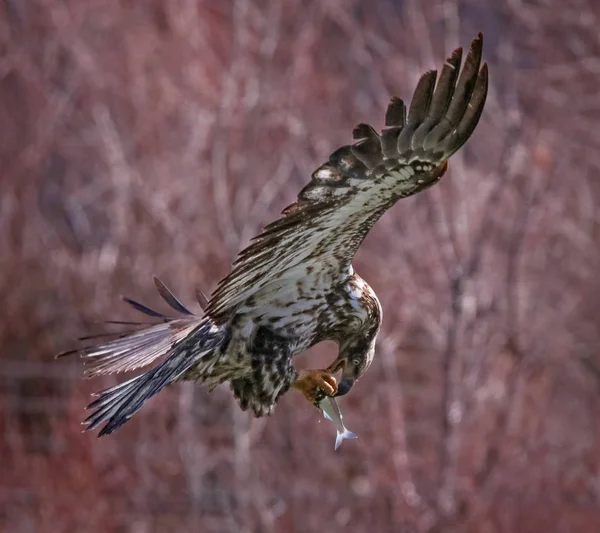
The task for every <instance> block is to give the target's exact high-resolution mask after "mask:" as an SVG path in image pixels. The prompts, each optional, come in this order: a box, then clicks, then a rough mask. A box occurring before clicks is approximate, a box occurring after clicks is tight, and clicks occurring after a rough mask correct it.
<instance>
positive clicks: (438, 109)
mask: <svg viewBox="0 0 600 533" xmlns="http://www.w3.org/2000/svg"><path fill="white" fill-rule="evenodd" d="M461 58H462V48H457V49H456V50H454V52H452V55H451V56H450V57H449V58H448V59H446V63H445V64H444V67H443V68H442V73H441V74H440V77H439V79H438V83H437V86H436V88H435V91H434V93H433V97H432V99H431V104H430V106H429V112H428V113H427V117H426V118H425V120H423V122H422V123H421V125H420V126H419V127H418V128H417V129H416V130H415V132H414V135H413V138H412V148H413V150H416V149H417V148H419V147H422V146H423V141H424V140H425V137H426V136H427V134H428V133H429V132H430V131H431V130H432V129H433V128H434V127H435V126H436V125H437V124H438V123H439V121H440V120H441V119H442V117H443V116H444V113H445V112H446V111H447V110H448V106H449V105H450V101H451V100H452V94H453V93H454V87H455V85H456V80H457V79H458V74H459V72H460V62H461Z"/></svg>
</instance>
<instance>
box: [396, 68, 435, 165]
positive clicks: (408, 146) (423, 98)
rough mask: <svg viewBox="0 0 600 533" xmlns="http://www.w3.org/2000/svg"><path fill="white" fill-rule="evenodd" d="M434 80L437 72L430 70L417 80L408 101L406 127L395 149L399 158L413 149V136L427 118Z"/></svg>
mask: <svg viewBox="0 0 600 533" xmlns="http://www.w3.org/2000/svg"><path fill="white" fill-rule="evenodd" d="M436 78H437V72H436V71H435V70H430V71H429V72H426V73H425V74H423V75H422V76H421V77H420V78H419V82H418V83H417V87H416V88H415V92H414V93H413V97H412V100H411V101H410V108H409V111H408V118H407V120H406V126H404V128H403V129H402V131H401V132H400V135H399V136H398V141H397V143H398V146H397V149H398V153H399V154H400V156H406V155H407V154H409V153H410V152H411V151H412V150H413V149H414V147H413V134H414V133H415V131H416V129H417V128H418V127H419V126H420V125H421V123H422V122H423V121H424V120H425V118H426V117H427V113H428V111H429V105H430V104H431V99H432V97H433V90H434V88H435V80H436Z"/></svg>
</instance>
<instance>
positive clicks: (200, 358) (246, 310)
mask: <svg viewBox="0 0 600 533" xmlns="http://www.w3.org/2000/svg"><path fill="white" fill-rule="evenodd" d="M481 53H482V36H481V34H479V35H478V36H477V37H476V38H475V39H474V40H473V42H472V44H471V47H470V50H469V52H468V54H467V57H466V59H465V62H464V65H463V67H462V70H461V60H462V50H461V49H460V48H459V49H457V50H455V51H454V52H453V53H452V55H451V56H450V57H449V58H448V59H447V60H446V62H445V63H444V66H443V68H442V71H441V74H440V75H439V77H438V76H437V72H436V71H430V72H426V73H425V74H423V75H422V76H421V78H420V79H419V81H418V83H417V87H416V89H415V92H414V95H413V98H412V100H411V102H410V105H409V108H408V112H407V109H406V106H405V104H404V102H403V101H402V100H400V99H399V98H392V100H391V103H390V105H389V107H388V110H387V113H386V116H385V128H384V129H383V131H382V132H381V134H379V133H377V132H376V131H375V130H374V129H373V128H372V127H371V126H369V125H367V124H359V125H358V126H356V128H355V129H354V132H353V134H354V139H355V141H356V142H355V143H354V144H352V145H349V146H343V147H342V148H340V149H338V150H336V151H335V152H334V153H333V154H332V155H331V156H330V157H329V160H328V161H327V162H326V163H325V164H324V165H322V166H320V167H319V168H318V169H317V170H316V171H315V172H314V173H313V175H312V177H311V180H310V182H309V183H308V184H307V185H306V186H305V187H304V188H303V189H302V190H301V191H300V194H299V195H298V199H297V200H296V202H294V203H293V204H291V205H290V206H288V207H287V208H285V209H284V210H283V212H282V215H281V216H280V217H279V218H278V219H277V220H276V221H275V222H273V223H271V224H269V225H268V226H266V227H265V228H264V230H263V231H262V232H261V233H260V234H259V235H258V236H256V237H255V238H254V239H253V240H252V242H251V244H250V245H249V246H248V247H247V248H246V249H244V250H242V251H241V252H240V254H239V255H238V257H237V259H236V261H235V262H234V263H233V267H232V270H231V272H230V273H229V275H228V276H227V277H225V278H224V279H223V280H222V281H221V282H220V283H219V284H218V286H217V288H216V290H215V291H214V293H213V294H212V296H211V297H210V299H203V298H199V300H201V301H200V303H201V305H202V307H203V314H202V315H195V314H193V313H191V312H190V311H189V310H188V309H186V307H184V306H183V305H182V304H181V302H179V300H177V298H175V296H173V294H172V293H171V292H170V291H169V290H168V289H167V288H166V287H165V285H163V284H162V283H161V282H160V281H159V280H158V279H157V278H155V279H154V282H155V284H156V286H157V289H158V291H159V293H160V294H161V296H162V297H163V298H164V300H165V301H166V302H167V303H168V304H169V305H170V307H172V308H173V309H174V310H175V311H177V312H178V313H179V314H180V316H177V317H168V316H166V315H163V314H161V313H158V312H156V311H153V310H152V309H150V308H148V307H146V306H143V305H141V304H139V303H137V302H134V301H133V300H129V299H126V301H127V302H128V303H129V304H131V305H132V306H133V307H134V308H136V309H137V310H139V311H141V312H143V313H145V314H147V315H150V316H152V317H154V318H156V319H158V321H157V322H156V323H154V324H150V325H148V324H147V323H146V324H142V323H140V324H137V325H136V326H137V327H138V328H139V327H141V329H134V330H133V331H127V332H124V333H119V334H115V335H114V336H113V337H108V338H104V339H103V340H101V341H100V340H98V339H97V338H95V337H88V339H90V338H93V339H94V341H93V344H92V345H89V346H86V347H84V348H80V349H78V350H71V351H70V352H65V354H66V353H79V354H80V355H81V357H82V358H83V359H84V361H85V363H87V365H88V367H87V369H86V376H87V377H92V376H97V375H102V374H111V373H115V372H125V371H130V370H134V369H137V368H140V367H145V366H147V365H150V364H151V363H153V362H155V361H156V360H157V359H159V358H162V362H160V364H158V365H156V366H154V367H153V368H151V369H150V370H148V371H146V372H144V373H142V374H140V375H138V376H137V377H134V378H133V379H130V380H129V381H125V382H124V383H121V384H119V385H117V386H115V387H112V388H110V389H107V390H105V391H103V392H101V393H100V394H99V395H98V397H97V398H96V399H95V400H94V401H93V402H92V403H91V404H90V405H89V406H88V409H90V410H91V411H92V413H91V415H90V416H89V417H88V418H87V419H86V421H85V423H86V424H87V427H88V429H94V428H96V427H98V426H99V425H101V424H102V423H105V425H104V427H103V428H102V429H101V431H100V433H99V434H100V435H105V434H108V433H111V432H112V431H114V430H115V429H117V428H118V427H119V426H121V425H122V424H124V423H125V422H126V421H127V420H128V419H129V418H130V417H131V416H132V415H133V414H134V413H136V412H137V411H138V409H140V407H142V404H143V403H144V402H145V401H146V400H147V399H148V398H150V397H151V396H154V395H155V394H156V393H158V392H160V391H161V390H162V389H163V388H164V387H166V386H167V385H170V384H171V383H175V382H177V381H182V380H192V381H200V382H204V383H206V384H207V385H208V386H209V387H215V386H217V385H219V384H221V383H225V382H227V381H228V382H229V383H230V385H231V389H232V390H233V394H234V396H235V398H236V399H237V401H238V402H239V405H240V407H241V408H242V409H244V410H246V409H251V410H252V412H253V413H254V414H255V415H256V416H263V415H266V414H269V413H271V412H272V411H273V408H274V407H275V404H276V403H277V401H278V399H279V398H280V397H281V396H282V395H283V394H284V393H285V392H286V391H288V389H290V388H295V389H297V390H299V391H301V392H302V393H303V394H304V395H305V396H306V398H307V399H308V400H309V401H310V402H311V403H313V404H315V405H318V403H319V402H320V401H321V400H323V398H325V396H335V395H343V394H346V393H347V392H348V391H349V390H350V389H351V388H352V385H353V384H354V382H355V381H356V380H357V379H358V378H360V376H361V375H362V374H363V373H364V372H365V371H366V370H367V369H368V368H369V365H370V364H371V361H372V360H373V354H374V352H375V339H376V338H377V333H378V332H379V327H380V324H381V306H380V304H379V300H378V299H377V296H376V295H375V293H374V292H373V290H372V289H371V287H369V285H368V284H367V283H366V282H365V281H364V280H363V279H362V278H360V276H359V275H358V274H356V273H355V271H354V269H353V268H352V259H353V257H354V254H355V253H356V251H357V249H358V247H359V246H360V244H361V242H362V241H363V239H364V238H365V236H366V235H367V233H368V232H369V230H370V229H371V228H372V227H373V225H374V224H375V222H377V220H378V219H379V217H381V215H382V214H383V213H384V212H385V211H387V210H388V209H389V208H390V207H392V206H393V205H394V204H395V203H396V202H397V201H398V200H400V199H401V198H405V197H407V196H410V195H413V194H415V193H418V192H419V191H422V190H423V189H426V188H427V187H430V186H431V185H433V184H435V183H436V182H437V181H439V180H440V178H441V177H442V176H443V175H444V173H445V172H446V170H447V168H448V158H449V157H450V156H451V155H452V154H453V153H454V152H456V151H457V150H458V149H459V148H460V147H461V146H462V145H463V144H464V143H465V142H466V141H467V139H468V138H469V137H470V136H471V134H472V133H473V130H474V129H475V126H476V125H477V123H478V121H479V118H480V116H481V113H482V111H483V106H484V103H485V99H486V94H487V88H488V70H487V65H486V64H483V66H481V68H480V63H481ZM436 81H437V83H436ZM324 340H331V341H335V342H336V343H337V344H338V346H339V354H338V357H337V358H336V359H335V361H334V362H333V363H332V364H331V365H330V366H329V367H328V368H326V369H318V370H304V371H298V370H296V369H295V368H294V365H293V357H294V356H295V355H296V354H298V353H300V352H303V351H305V350H307V349H308V348H310V347H311V346H313V345H314V344H316V343H318V342H321V341H324ZM63 355H64V354H63ZM338 372H339V373H340V375H339V380H337V379H336V377H335V376H334V375H335V374H337V373H338Z"/></svg>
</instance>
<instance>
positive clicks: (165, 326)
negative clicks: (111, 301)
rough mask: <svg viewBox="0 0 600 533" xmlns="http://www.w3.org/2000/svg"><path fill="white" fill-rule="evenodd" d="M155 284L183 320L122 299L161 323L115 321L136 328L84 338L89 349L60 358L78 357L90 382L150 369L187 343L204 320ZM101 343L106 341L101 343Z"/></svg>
mask: <svg viewBox="0 0 600 533" xmlns="http://www.w3.org/2000/svg"><path fill="white" fill-rule="evenodd" d="M154 284H155V286H156V288H157V290H158V292H159V294H160V295H161V296H162V298H163V299H164V301H165V302H166V303H167V304H168V305H169V306H170V307H171V308H172V309H174V310H175V311H177V312H178V313H181V314H183V315H185V316H184V317H183V318H178V317H171V316H168V315H165V314H163V313H160V312H158V311H155V310H154V309H150V308H149V307H147V306H145V305H143V304H141V303H139V302H136V301H135V300H132V299H130V298H123V300H124V301H125V302H127V303H128V304H129V305H130V306H131V307H133V308H134V309H136V310H137V311H140V312H141V313H144V314H145V315H148V316H150V317H152V318H158V319H161V320H162V321H161V322H159V323H147V322H116V321H112V322H111V323H114V324H123V325H129V326H136V328H134V329H129V330H127V331H121V332H117V333H103V334H100V335H90V336H88V337H83V338H82V339H80V340H84V341H93V342H94V343H93V344H92V345H90V346H86V347H83V348H78V349H75V350H69V351H66V352H63V353H61V354H58V356H57V357H61V356H65V355H70V354H74V353H79V354H80V356H81V358H82V359H83V361H84V364H85V365H86V369H85V373H84V375H85V377H86V378H91V377H95V376H101V375H105V374H114V373H118V372H129V371H131V370H135V369H136V368H140V367H144V366H148V365H150V364H152V363H153V362H154V361H156V360H157V359H158V358H159V357H161V356H163V355H166V354H167V353H169V351H170V350H171V348H172V346H174V345H175V344H176V343H178V342H180V341H182V340H183V339H185V338H186V337H187V336H188V335H189V334H190V333H191V332H192V331H194V329H196V328H197V327H198V326H199V324H200V323H201V322H202V320H203V319H202V317H199V316H196V315H194V314H193V313H192V312H191V311H189V310H188V309H187V308H186V307H185V306H184V305H183V304H182V303H181V302H180V301H179V300H178V299H177V298H176V297H175V296H174V295H173V293H172V292H171V291H170V290H169V289H168V288H167V287H166V286H165V284H164V283H163V282H162V281H160V280H159V279H158V278H157V277H154ZM110 337H112V338H110ZM99 339H107V340H105V341H104V342H99Z"/></svg>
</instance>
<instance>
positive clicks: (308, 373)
mask: <svg viewBox="0 0 600 533" xmlns="http://www.w3.org/2000/svg"><path fill="white" fill-rule="evenodd" d="M292 387H294V388H295V389H298V390H299V391H300V392H301V393H302V394H304V396H305V397H306V399H307V400H308V401H309V402H310V403H312V404H313V405H314V406H316V407H318V406H319V402H320V401H321V400H323V398H325V397H326V396H334V395H335V394H336V392H337V380H336V379H335V377H334V376H333V374H332V373H331V372H329V371H328V370H300V371H299V375H298V379H296V381H294V383H292Z"/></svg>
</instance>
